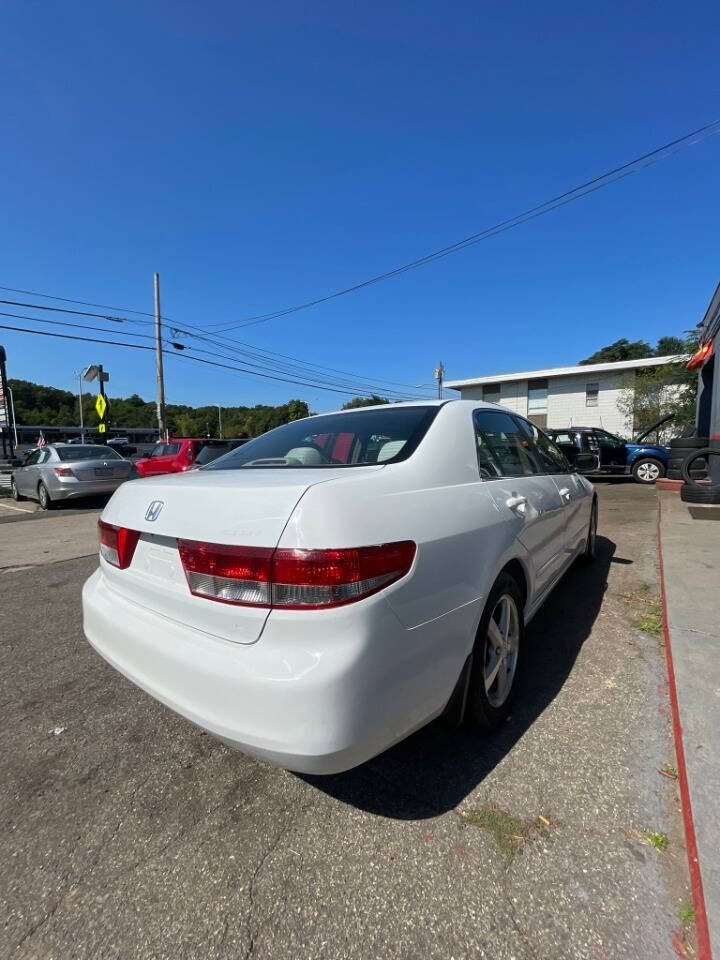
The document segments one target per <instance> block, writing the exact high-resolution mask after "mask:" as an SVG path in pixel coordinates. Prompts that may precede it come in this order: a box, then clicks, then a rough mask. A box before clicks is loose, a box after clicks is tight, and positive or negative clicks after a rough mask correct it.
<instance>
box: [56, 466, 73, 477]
mask: <svg viewBox="0 0 720 960" xmlns="http://www.w3.org/2000/svg"><path fill="white" fill-rule="evenodd" d="M53 470H54V471H55V473H56V475H57V476H58V477H74V476H75V474H74V473H73V472H72V470H71V469H70V467H53Z"/></svg>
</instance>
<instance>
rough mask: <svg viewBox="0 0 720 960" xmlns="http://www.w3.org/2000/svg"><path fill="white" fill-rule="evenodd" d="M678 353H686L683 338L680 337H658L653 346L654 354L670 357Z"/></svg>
mask: <svg viewBox="0 0 720 960" xmlns="http://www.w3.org/2000/svg"><path fill="white" fill-rule="evenodd" d="M679 353H687V350H686V344H685V341H684V340H682V339H681V338H680V337H660V339H659V340H658V342H657V346H656V347H655V356H657V357H672V356H675V355H676V354H679Z"/></svg>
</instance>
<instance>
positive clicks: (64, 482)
mask: <svg viewBox="0 0 720 960" xmlns="http://www.w3.org/2000/svg"><path fill="white" fill-rule="evenodd" d="M131 471H132V463H131V462H130V461H129V460H124V459H123V458H122V457H121V456H120V454H119V453H116V452H115V451H114V450H113V449H112V448H111V447H105V446H100V445H95V444H82V445H79V444H69V443H53V444H49V445H48V446H45V447H38V449H36V450H31V451H30V453H28V455H27V456H26V458H25V461H24V463H23V465H22V466H21V467H18V468H17V469H16V470H14V471H13V475H12V480H11V491H12V495H13V499H15V500H23V499H24V498H25V497H30V498H31V499H33V500H38V501H39V503H40V506H41V507H42V509H43V510H48V509H49V508H50V507H51V506H52V504H53V503H54V502H55V501H57V500H68V499H70V498H72V497H91V496H96V495H99V494H103V493H113V492H114V491H115V490H116V489H117V488H118V487H119V486H120V484H121V483H123V482H124V481H125V480H127V479H128V477H129V476H130V472H131Z"/></svg>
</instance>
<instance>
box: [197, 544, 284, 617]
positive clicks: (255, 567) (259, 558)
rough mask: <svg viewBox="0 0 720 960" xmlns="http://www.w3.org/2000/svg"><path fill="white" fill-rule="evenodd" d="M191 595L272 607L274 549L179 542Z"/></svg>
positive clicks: (225, 601) (226, 601)
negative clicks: (271, 583) (271, 580)
mask: <svg viewBox="0 0 720 960" xmlns="http://www.w3.org/2000/svg"><path fill="white" fill-rule="evenodd" d="M178 550H179V551H180V559H181V561H182V565H183V567H184V569H185V576H186V577H187V582H188V586H189V587H190V592H191V593H194V594H195V595H196V596H198V597H208V598H209V599H211V600H221V601H223V602H224V603H242V604H249V605H251V606H256V607H267V606H269V605H270V560H271V558H272V555H273V551H272V549H271V548H269V547H268V548H265V547H225V546H222V545H221V544H217V543H199V542H198V541H197V540H178Z"/></svg>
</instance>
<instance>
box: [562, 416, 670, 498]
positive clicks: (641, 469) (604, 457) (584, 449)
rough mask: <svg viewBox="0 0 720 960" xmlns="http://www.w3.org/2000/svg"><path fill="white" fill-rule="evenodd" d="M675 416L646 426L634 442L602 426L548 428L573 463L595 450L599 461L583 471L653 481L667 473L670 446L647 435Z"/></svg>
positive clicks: (639, 480)
mask: <svg viewBox="0 0 720 960" xmlns="http://www.w3.org/2000/svg"><path fill="white" fill-rule="evenodd" d="M670 419H672V414H670V415H668V416H666V417H663V418H662V420H659V421H658V422H657V423H655V424H653V425H652V427H650V428H649V429H648V430H645V431H644V432H643V433H642V434H641V435H640V436H639V437H638V438H637V440H635V441H634V442H631V441H628V440H623V439H622V437H618V436H615V434H613V433H608V431H607V430H602V429H600V428H599V427H564V428H557V429H552V430H546V433H548V434H549V436H550V437H552V439H553V440H554V441H555V443H557V445H558V446H559V447H560V449H561V450H562V452H563V453H564V454H565V456H566V457H567V458H568V460H569V461H570V463H571V464H574V463H575V462H576V460H577V457H578V456H587V454H591V455H592V456H594V457H595V465H594V467H593V468H592V469H591V470H587V469H585V470H584V471H583V472H584V473H585V474H586V475H587V476H630V475H631V476H632V478H633V480H635V481H636V482H637V483H645V484H653V483H655V481H656V480H659V479H660V478H661V477H664V476H665V472H666V471H667V466H668V459H669V449H668V447H665V446H662V445H660V444H657V443H645V442H643V441H644V440H645V437H647V436H648V434H650V433H652V431H653V430H657V428H658V427H659V426H661V425H662V424H663V423H666V422H667V421H668V420H670Z"/></svg>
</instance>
